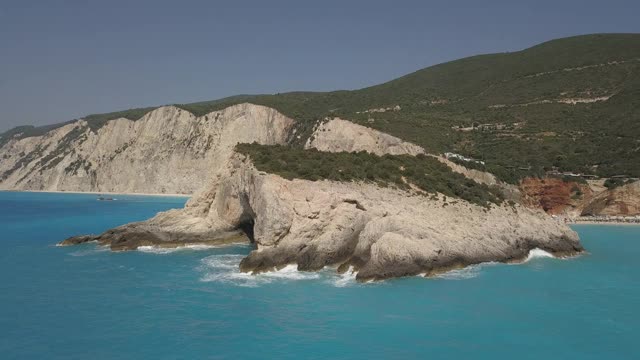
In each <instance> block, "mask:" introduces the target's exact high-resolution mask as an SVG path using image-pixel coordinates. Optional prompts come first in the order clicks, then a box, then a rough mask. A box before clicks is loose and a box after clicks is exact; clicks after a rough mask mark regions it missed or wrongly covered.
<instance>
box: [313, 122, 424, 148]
mask: <svg viewBox="0 0 640 360" xmlns="http://www.w3.org/2000/svg"><path fill="white" fill-rule="evenodd" d="M305 148H307V149H309V148H316V149H318V150H320V151H327V152H339V151H346V152H354V151H367V152H370V153H372V154H376V155H384V154H391V155H402V154H409V155H418V154H424V153H425V151H424V149H423V148H421V147H420V146H418V145H415V144H412V143H409V142H406V141H402V140H400V139H399V138H397V137H395V136H391V135H389V134H385V133H383V132H380V131H377V130H374V129H371V128H368V127H366V126H362V125H358V124H355V123H352V122H350V121H346V120H342V119H339V118H334V119H332V120H329V121H327V122H324V123H321V124H319V125H318V126H317V127H316V129H315V131H314V132H313V136H311V137H310V138H309V140H308V141H307V143H306V144H305Z"/></svg>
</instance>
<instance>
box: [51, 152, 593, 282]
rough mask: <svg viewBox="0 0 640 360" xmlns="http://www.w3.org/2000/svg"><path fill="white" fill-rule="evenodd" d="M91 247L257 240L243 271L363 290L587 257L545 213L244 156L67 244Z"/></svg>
mask: <svg viewBox="0 0 640 360" xmlns="http://www.w3.org/2000/svg"><path fill="white" fill-rule="evenodd" d="M242 229H244V233H245V234H246V237H243V236H242V234H241V233H240V230H242ZM92 240H97V241H100V242H101V243H102V244H108V245H110V246H111V247H112V249H114V250H125V249H135V248H137V247H139V246H143V245H157V246H174V245H175V244H176V243H177V242H178V243H179V242H181V244H188V243H208V244H216V243H227V242H233V241H246V240H252V241H254V242H255V244H256V247H257V248H256V250H254V251H253V252H251V253H250V254H249V256H247V257H246V258H245V259H244V260H243V261H242V262H241V264H240V268H241V270H243V271H246V272H262V271H270V270H275V269H278V268H281V267H283V266H286V265H288V264H297V266H298V269H299V270H308V271H312V270H319V269H322V268H323V267H325V266H338V267H339V269H340V270H346V269H347V268H349V267H350V266H352V267H353V269H354V270H355V271H357V278H358V279H359V280H361V281H365V280H379V279H384V278H390V277H399V276H409V275H417V274H426V275H431V274H435V273H437V272H439V271H446V270H449V269H452V268H457V267H462V266H466V265H469V264H475V263H480V262H487V261H504V262H510V261H519V260H523V259H524V258H525V257H526V256H527V255H528V253H529V251H530V250H532V249H534V248H540V249H543V250H545V251H548V252H550V253H553V254H555V255H557V256H569V255H574V254H576V253H579V252H580V251H582V247H581V245H580V243H579V241H578V237H577V235H576V234H575V232H573V231H572V230H571V229H569V228H568V227H567V226H566V225H564V224H561V223H559V222H556V221H555V220H553V219H552V218H550V217H549V216H548V215H546V214H544V213H543V212H542V211H539V210H532V209H528V208H524V207H521V206H518V205H515V206H508V205H502V206H497V205H494V206H491V208H489V209H487V208H485V207H481V206H477V205H473V204H470V203H467V202H465V201H462V200H460V199H451V198H449V199H445V198H444V197H443V196H441V195H440V196H437V197H426V196H424V195H421V194H418V193H414V192H408V191H404V190H398V189H393V188H381V187H378V186H377V185H374V184H369V183H342V182H331V181H326V180H325V181H316V182H312V181H306V180H286V179H283V178H281V177H279V176H277V175H273V174H267V173H264V172H260V171H258V170H256V169H255V167H254V166H253V165H252V163H251V161H250V159H249V158H247V157H245V156H244V155H240V154H237V155H234V156H233V157H231V158H230V160H229V161H228V163H227V164H226V166H225V167H224V168H223V169H222V170H221V171H220V172H219V173H218V174H217V175H216V176H215V177H214V179H213V181H212V182H211V183H210V184H209V185H207V186H206V187H205V188H204V189H203V191H201V192H200V193H199V194H197V195H196V196H194V197H193V198H192V199H191V200H190V201H189V202H188V204H187V205H186V207H185V208H184V209H182V210H173V211H169V212H165V213H161V214H158V215H157V216H156V217H154V218H152V219H150V220H148V221H146V222H141V223H134V224H129V225H125V226H122V227H119V228H116V229H113V230H110V231H108V232H106V233H104V234H102V235H99V236H84V237H75V238H71V239H68V240H66V241H65V242H63V245H66V244H75V243H81V242H86V241H92Z"/></svg>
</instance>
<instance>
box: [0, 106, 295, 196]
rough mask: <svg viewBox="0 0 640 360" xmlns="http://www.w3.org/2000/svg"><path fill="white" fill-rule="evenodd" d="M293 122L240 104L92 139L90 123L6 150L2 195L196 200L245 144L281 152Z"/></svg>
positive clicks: (116, 125)
mask: <svg viewBox="0 0 640 360" xmlns="http://www.w3.org/2000/svg"><path fill="white" fill-rule="evenodd" d="M293 124H294V121H293V120H291V119H289V118H287V117H285V116H284V115H282V114H280V113H279V112H277V111H276V110H273V109H270V108H267V107H263V106H258V105H253V104H240V105H236V106H231V107H229V108H226V109H224V110H222V111H216V112H212V113H209V114H207V115H205V116H201V117H196V116H194V115H193V114H191V113H189V112H188V111H185V110H182V109H179V108H177V107H174V106H164V107H161V108H158V109H156V110H153V111H151V112H149V113H148V114H146V115H145V116H143V117H142V118H141V119H139V120H137V121H131V120H127V119H117V120H112V121H109V122H107V123H106V124H105V125H104V126H103V127H101V128H100V129H98V130H97V131H95V132H94V131H92V130H91V129H90V128H89V126H88V124H87V122H86V121H84V120H80V121H76V122H74V123H71V124H68V125H65V126H63V127H61V128H58V129H56V130H53V131H50V132H49V133H47V134H45V135H43V136H37V137H28V138H24V139H21V140H11V141H9V142H8V143H7V144H5V145H4V146H2V147H1V148H0V189H3V190H49V191H96V192H127V193H128V192H131V193H171V194H192V193H193V192H195V191H196V190H198V189H200V188H201V187H202V186H203V185H204V184H206V182H207V181H208V180H209V179H210V178H211V177H212V176H213V174H215V173H216V172H217V171H218V169H219V166H220V165H221V164H224V163H226V161H227V159H228V157H229V156H230V154H231V153H232V150H233V147H234V146H235V145H236V144H237V143H239V142H246V143H251V142H254V141H255V142H258V143H260V144H266V145H270V144H283V143H285V142H286V139H287V136H288V134H289V131H290V130H291V127H292V126H293Z"/></svg>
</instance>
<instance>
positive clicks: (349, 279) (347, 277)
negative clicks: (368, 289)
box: [330, 266, 358, 287]
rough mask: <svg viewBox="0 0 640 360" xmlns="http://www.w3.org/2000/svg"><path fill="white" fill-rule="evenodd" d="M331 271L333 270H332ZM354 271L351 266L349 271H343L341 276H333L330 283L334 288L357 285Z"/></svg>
mask: <svg viewBox="0 0 640 360" xmlns="http://www.w3.org/2000/svg"><path fill="white" fill-rule="evenodd" d="M332 271H333V270H332ZM356 274H357V273H356V271H355V270H354V269H353V266H350V267H349V270H347V271H345V272H344V273H342V274H334V275H333V279H331V281H330V283H331V284H332V285H333V286H335V287H348V286H353V285H356V284H358V282H357V281H356Z"/></svg>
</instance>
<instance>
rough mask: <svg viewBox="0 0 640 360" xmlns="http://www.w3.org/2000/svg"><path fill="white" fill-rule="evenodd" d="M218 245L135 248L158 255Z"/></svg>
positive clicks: (198, 249) (204, 248)
mask: <svg viewBox="0 0 640 360" xmlns="http://www.w3.org/2000/svg"><path fill="white" fill-rule="evenodd" d="M219 247H220V246H216V245H202V244H199V245H185V246H179V247H175V248H163V247H158V246H139V247H138V248H137V249H136V250H138V251H141V252H144V253H149V254H158V255H164V254H171V253H175V252H178V251H187V250H190V251H202V250H210V249H215V248H219Z"/></svg>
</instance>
